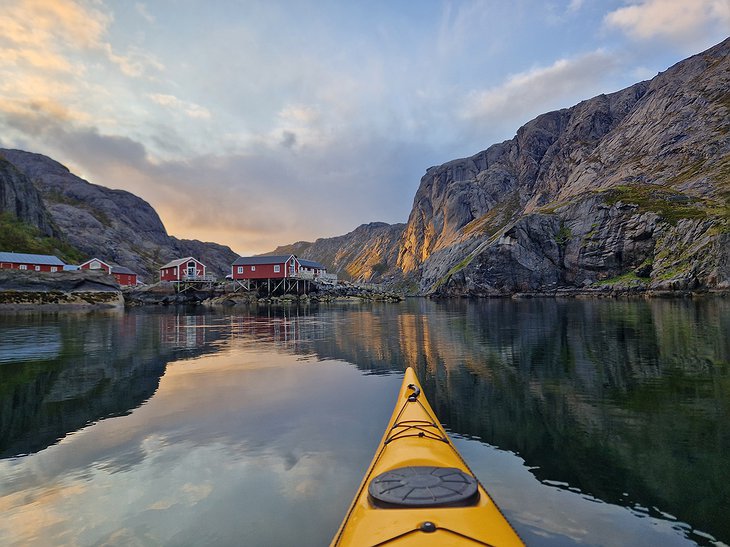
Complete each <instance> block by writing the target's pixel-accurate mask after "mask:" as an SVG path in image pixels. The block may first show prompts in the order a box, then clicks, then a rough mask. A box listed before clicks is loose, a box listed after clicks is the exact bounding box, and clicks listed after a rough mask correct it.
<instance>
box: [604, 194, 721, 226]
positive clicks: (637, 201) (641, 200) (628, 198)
mask: <svg viewBox="0 0 730 547" xmlns="http://www.w3.org/2000/svg"><path fill="white" fill-rule="evenodd" d="M603 195H604V197H605V201H606V203H607V204H608V205H615V204H616V203H618V202H619V201H621V202H623V203H632V204H634V205H637V206H638V207H639V209H640V210H641V211H652V212H654V213H656V214H657V215H659V216H660V217H661V218H662V219H664V220H665V221H667V222H669V223H670V224H676V223H677V222H679V221H680V220H681V219H685V218H688V219H698V218H707V216H708V211H707V209H705V208H703V207H702V204H701V202H699V201H698V200H696V199H695V198H693V197H691V196H688V195H687V194H683V193H682V192H676V191H674V190H671V189H670V188H668V187H667V186H663V185H654V184H642V185H622V186H616V187H615V188H611V189H610V190H607V191H605V192H603Z"/></svg>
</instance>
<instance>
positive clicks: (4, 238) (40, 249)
mask: <svg viewBox="0 0 730 547" xmlns="http://www.w3.org/2000/svg"><path fill="white" fill-rule="evenodd" d="M0 250H3V251H9V252H16V253H29V254H39V255H56V256H58V258H60V259H61V260H63V261H65V262H67V263H79V262H81V261H82V260H83V258H84V256H85V255H84V254H83V253H82V252H81V251H79V250H78V249H76V248H75V247H73V246H71V245H69V244H68V243H66V242H65V241H61V240H59V239H56V238H55V237H48V236H44V235H42V234H41V233H40V230H38V228H36V227H35V226H32V225H31V224H27V223H25V222H23V221H22V220H18V219H17V218H16V217H15V216H14V215H12V214H10V213H7V212H5V213H0Z"/></svg>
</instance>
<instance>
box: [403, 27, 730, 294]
mask: <svg viewBox="0 0 730 547" xmlns="http://www.w3.org/2000/svg"><path fill="white" fill-rule="evenodd" d="M729 75H730V39H729V40H726V41H724V42H723V43H721V44H719V45H717V46H715V47H714V48H711V49H710V50H708V51H706V52H704V53H701V54H699V55H696V56H694V57H691V58H689V59H687V60H685V61H682V62H681V63H678V64H677V65H675V66H673V67H671V68H670V69H668V70H667V71H666V72H663V73H661V74H659V75H658V76H656V77H655V78H654V79H652V80H651V81H648V82H641V83H638V84H635V85H633V86H631V87H629V88H627V89H624V90H622V91H619V92H616V93H612V94H609V95H600V96H598V97H594V98H593V99H590V100H587V101H583V102H581V103H580V104H578V105H576V106H574V107H572V108H569V109H564V110H559V111H556V112H550V113H547V114H543V115H541V116H539V117H537V118H536V119H534V120H532V121H531V122H529V123H527V124H526V125H525V126H523V127H521V128H520V129H519V130H518V132H517V135H516V136H515V137H514V138H513V139H512V140H510V141H506V142H503V143H500V144H495V145H493V146H491V147H490V148H488V149H487V150H485V151H483V152H480V153H478V154H476V155H474V156H472V157H470V158H465V159H459V160H454V161H451V162H448V163H446V164H444V165H441V166H438V167H431V168H429V169H428V170H427V171H426V174H425V175H424V177H423V178H422V179H421V185H420V187H419V189H418V191H417V193H416V196H415V199H414V203H413V209H412V211H411V214H410V217H409V219H408V224H407V225H406V228H405V231H404V233H403V237H402V239H401V242H400V250H399V254H398V261H397V266H398V268H399V269H400V270H401V271H402V272H404V274H406V275H407V276H408V275H410V276H413V277H416V278H417V279H419V281H420V291H421V292H422V293H431V294H443V295H466V294H471V295H498V294H510V293H514V292H522V291H526V292H543V291H552V290H555V289H559V288H585V287H602V288H606V287H609V288H611V287H613V288H625V287H627V286H632V287H633V286H636V287H642V288H648V289H657V290H674V289H687V290H692V289H701V288H713V287H727V286H728V285H730V281H729V280H730V268H729V267H728V263H729V262H730V259H729V258H728V253H729V252H730V251H729V250H728V247H729V246H728V243H729V237H728V232H729V231H730V228H729V227H728V220H729V217H730V214H729V213H728V205H729V202H730V139H729V138H728V132H730V91H728V90H729V89H730V81H729V80H730V76H729Z"/></svg>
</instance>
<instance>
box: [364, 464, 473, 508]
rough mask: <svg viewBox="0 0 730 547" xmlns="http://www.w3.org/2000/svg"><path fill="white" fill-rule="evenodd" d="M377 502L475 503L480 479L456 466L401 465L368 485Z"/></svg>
mask: <svg viewBox="0 0 730 547" xmlns="http://www.w3.org/2000/svg"><path fill="white" fill-rule="evenodd" d="M368 492H369V493H370V496H371V497H372V499H373V500H374V501H375V502H379V503H381V504H386V505H389V506H397V507H442V506H449V505H458V506H464V505H473V504H475V503H476V502H477V500H478V498H479V494H478V491H477V481H476V479H475V478H474V477H472V476H471V475H469V474H468V473H464V472H463V471H462V470H461V469H456V468H455V467H429V466H417V467H399V468H397V469H391V470H390V471H386V472H385V473H382V474H380V475H378V476H377V477H375V478H374V479H373V480H371V481H370V484H369V485H368Z"/></svg>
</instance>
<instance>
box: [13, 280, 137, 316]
mask: <svg viewBox="0 0 730 547" xmlns="http://www.w3.org/2000/svg"><path fill="white" fill-rule="evenodd" d="M37 307H41V308H44V309H48V308H51V309H52V308H88V307H92V308H122V307H124V297H123V296H122V291H121V289H120V287H119V285H118V284H117V282H116V280H115V279H114V277H112V276H110V275H108V274H107V273H106V272H103V271H91V270H77V271H68V272H53V273H50V272H35V271H22V270H0V310H8V309H28V308H37Z"/></svg>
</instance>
